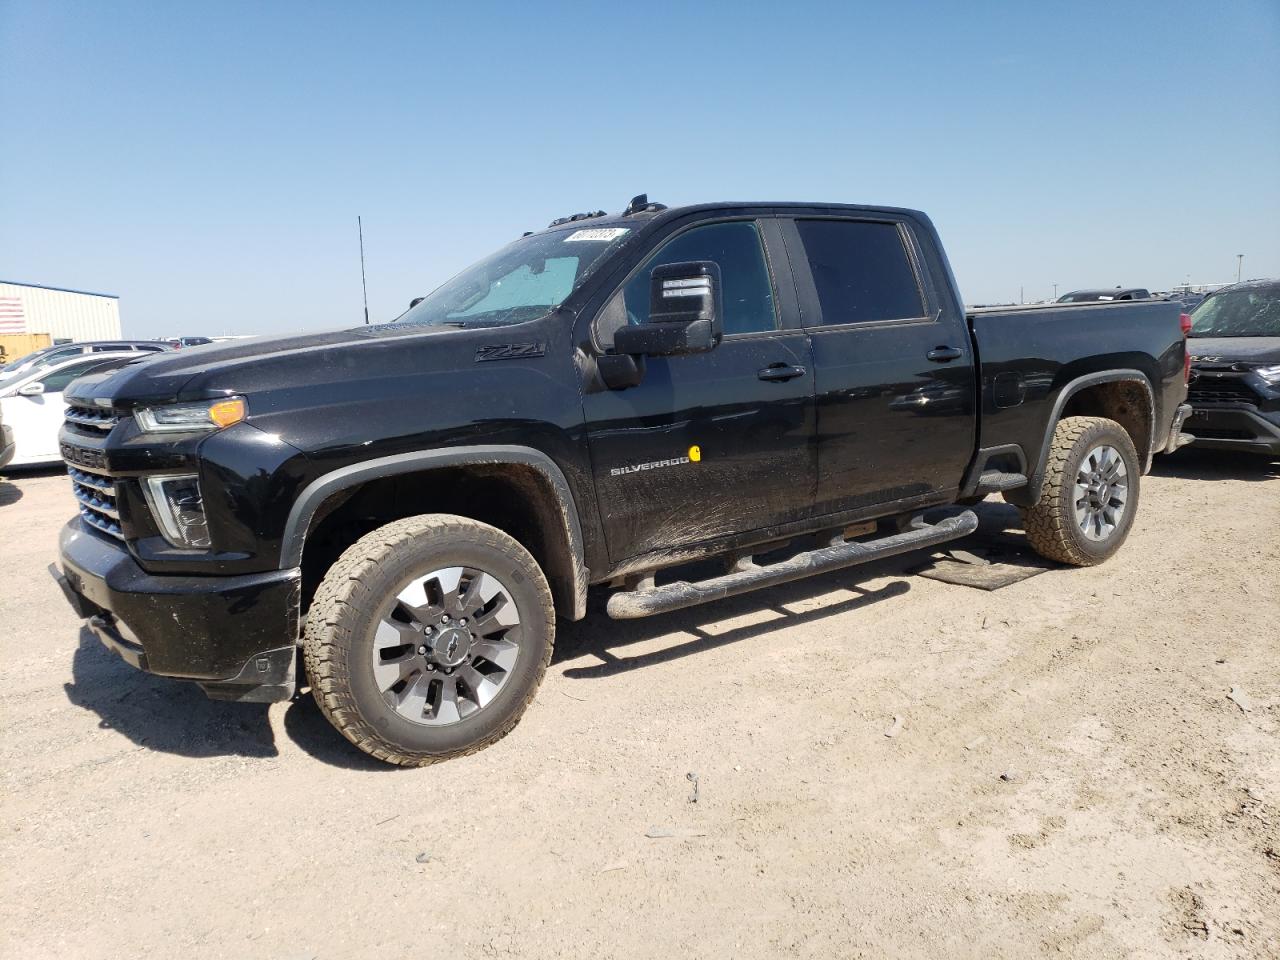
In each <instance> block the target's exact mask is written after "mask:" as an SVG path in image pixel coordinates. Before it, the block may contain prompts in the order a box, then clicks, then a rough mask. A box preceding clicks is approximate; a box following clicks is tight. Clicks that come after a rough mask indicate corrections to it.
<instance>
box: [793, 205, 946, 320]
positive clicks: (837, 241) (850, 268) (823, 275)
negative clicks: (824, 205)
mask: <svg viewBox="0 0 1280 960" xmlns="http://www.w3.org/2000/svg"><path fill="white" fill-rule="evenodd" d="M794 223H795V228H796V232H797V233H798V234H799V237H800V241H801V243H802V245H803V248H804V258H805V260H806V261H807V263H808V266H809V271H810V274H811V275H812V277H813V285H814V288H815V289H814V292H815V294H816V297H817V301H818V307H819V309H820V310H821V313H822V317H821V324H820V325H821V326H823V327H831V326H843V325H847V324H859V323H884V322H887V321H895V320H920V319H923V318H925V317H926V315H927V311H926V309H925V299H924V293H923V290H922V288H921V284H920V277H919V274H918V271H917V269H916V267H915V264H914V262H913V257H912V254H911V250H910V245H909V241H908V238H907V234H906V232H905V228H904V226H903V225H902V224H900V223H895V222H889V221H878V220H837V219H817V218H814V219H802V218H797V219H796V220H795V221H794ZM818 325H819V324H817V323H814V322H811V321H810V319H809V318H806V321H805V326H818Z"/></svg>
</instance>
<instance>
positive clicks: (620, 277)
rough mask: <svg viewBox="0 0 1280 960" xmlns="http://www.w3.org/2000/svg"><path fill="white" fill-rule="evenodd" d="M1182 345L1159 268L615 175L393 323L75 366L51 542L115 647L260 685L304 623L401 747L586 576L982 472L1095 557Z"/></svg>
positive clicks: (1119, 510) (697, 555)
mask: <svg viewBox="0 0 1280 960" xmlns="http://www.w3.org/2000/svg"><path fill="white" fill-rule="evenodd" d="M1186 371H1187V367H1186V344H1185V318H1184V322H1182V323H1180V312H1179V306H1178V304H1176V303H1170V302H1165V301H1149V302H1132V303H1130V302H1125V303H1114V304H1087V305H1078V306H1077V305H1058V304H1050V305H1047V306H1043V307H1027V308H1012V307H1011V308H997V309H986V310H978V311H973V312H971V313H966V311H965V309H964V306H963V304H962V302H961V300H960V296H959V294H958V293H957V289H956V284H955V281H954V279H953V277H952V275H951V270H950V268H949V266H948V264H947V260H946V257H945V255H944V254H943V251H942V247H941V245H940V243H939V241H938V237H937V234H936V232H935V230H934V228H933V225H932V224H931V223H930V222H929V220H928V218H927V217H925V216H924V215H923V214H920V213H917V212H914V211H910V210H902V209H894V208H886V207H867V206H848V205H836V204H779V203H774V204H756V203H716V204H705V205H700V206H690V207H683V208H679V209H668V208H665V207H663V206H662V205H660V204H654V203H649V202H648V201H647V199H646V198H645V197H643V196H641V197H637V198H635V199H634V200H633V201H632V202H631V203H630V205H629V206H628V207H627V209H626V211H625V212H624V213H623V214H621V215H617V216H608V215H605V214H604V213H592V214H577V215H575V216H573V217H568V218H565V219H563V220H557V221H555V222H554V223H552V224H551V226H550V227H549V228H548V229H545V230H542V231H540V232H537V233H530V234H526V235H525V236H523V237H522V238H520V239H518V240H516V241H514V242H513V243H510V244H509V245H507V246H506V247H503V248H502V249H501V250H499V251H498V252H497V253H495V254H493V255H492V256H490V257H489V258H488V259H485V260H482V261H480V262H479V263H477V264H476V265H474V266H472V267H470V268H469V269H467V270H464V271H463V272H462V273H460V274H459V275H458V276H456V277H454V278H453V279H452V280H450V281H449V282H447V283H445V284H444V285H443V286H441V287H440V288H439V289H437V290H436V291H435V292H434V293H431V294H430V295H429V296H426V297H425V298H421V299H419V300H418V301H417V302H415V304H414V305H413V306H412V307H411V308H410V309H409V310H408V311H407V312H406V313H405V314H404V315H403V316H401V317H400V318H399V319H398V320H396V321H395V322H393V323H387V324H381V325H374V326H366V327H358V328H356V329H353V330H345V331H341V332H336V333H323V334H316V335H310V336H298V337H289V338H276V339H261V340H252V341H238V342H235V343H232V344H229V345H226V346H220V345H218V346H206V347H203V348H201V349H200V350H195V351H191V352H187V351H182V352H180V353H173V354H164V355H161V356H158V357H156V358H154V359H150V360H145V361H141V362H138V363H136V364H132V365H130V366H128V367H125V368H123V369H121V370H118V371H115V372H113V373H109V374H104V375H102V376H91V377H86V378H84V379H82V380H80V381H77V382H76V383H75V384H73V385H72V386H71V387H70V388H69V390H68V393H67V398H68V402H69V404H70V406H69V408H68V412H67V416H66V424H65V426H64V428H63V430H62V435H61V451H62V454H63V456H64V458H65V459H66V462H67V467H68V470H69V471H70V474H71V482H72V486H73V488H74V491H75V495H76V497H77V499H78V500H79V505H80V513H79V516H77V517H75V518H74V519H72V520H71V521H70V522H69V523H68V524H67V526H66V527H65V529H64V530H63V532H62V535H61V569H60V570H59V569H58V568H57V567H54V568H53V570H54V574H55V576H57V578H58V579H59V580H60V582H61V583H62V586H63V588H64V591H65V593H66V595H67V597H68V599H69V600H70V601H71V603H72V605H73V606H74V607H75V608H76V610H77V611H78V612H79V613H80V615H81V616H82V617H84V618H86V619H88V621H89V624H90V627H91V628H92V630H93V631H94V632H95V633H96V634H97V636H98V637H99V638H100V639H101V641H102V642H103V643H104V644H106V645H107V646H108V647H109V648H110V649H112V650H114V651H116V652H117V653H119V654H120V656H122V657H123V658H124V659H125V660H127V661H128V662H130V663H132V664H134V665H135V666H137V667H139V668H140V669H142V670H147V671H150V672H153V673H156V674H161V675H164V676H169V677H181V678H187V679H191V680H195V681H197V682H198V683H199V684H200V685H201V686H202V687H203V688H204V689H205V691H206V692H207V693H208V694H209V695H210V696H213V697H220V698H229V699H239V700H279V699H286V698H289V697H291V696H293V695H294V693H295V691H296V689H297V688H298V686H299V682H298V670H297V666H296V665H297V663H298V660H299V653H298V651H299V648H301V660H302V662H303V664H304V665H305V673H306V682H309V684H310V687H311V689H312V692H313V694H314V696H315V698H316V700H317V701H318V703H319V704H320V707H321V709H322V710H323V711H324V713H325V715H326V716H327V717H328V718H329V719H330V720H331V721H332V722H333V724H334V725H335V726H336V727H337V728H338V729H339V730H341V731H342V733H343V734H345V735H346V736H347V737H348V738H349V739H350V740H351V741H352V742H354V743H355V744H356V745H357V746H359V747H360V748H361V749H363V750H365V751H367V752H369V753H371V754H373V755H375V756H377V757H380V758H382V759H384V760H387V761H390V762H393V763H399V764H406V765H411V764H422V763H428V762H431V761H434V760H438V759H441V758H444V757H448V756H451V755H455V754H458V753H463V752H468V751H471V750H474V749H477V748H479V747H480V746H483V745H485V744H487V743H489V742H491V741H493V740H495V739H497V738H498V737H500V736H502V735H503V734H504V733H506V732H507V731H509V730H510V729H511V728H512V727H513V726H514V725H515V723H516V722H517V720H518V719H519V717H520V715H521V713H522V712H523V711H524V709H525V707H526V706H527V704H528V702H529V701H530V699H531V698H532V697H533V695H534V692H535V690H536V688H537V686H538V683H539V681H540V680H541V678H542V675H543V673H544V671H545V669H546V666H547V664H548V663H549V661H550V658H551V651H552V643H553V638H554V634H555V624H556V619H557V617H564V618H568V619H571V620H576V619H580V618H582V617H583V616H585V614H586V609H587V590H588V587H590V586H591V585H594V584H600V585H604V584H607V585H609V586H610V587H612V588H613V591H614V592H613V593H612V594H611V595H610V596H609V598H608V601H607V610H608V613H609V614H610V615H611V616H613V617H619V618H628V617H640V616H646V615H649V614H656V613H661V612H663V611H669V610H674V609H677V608H680V607H685V606H689V605H691V604H696V603H701V602H704V601H708V600H714V599H717V598H720V597H725V596H729V595H733V594H737V593H742V592H744V591H748V590H752V589H757V588H760V587H765V586H768V585H771V584H776V583H781V582H784V581H787V580H794V579H797V578H800V577H803V576H806V575H809V574H812V573H817V572H820V571H825V570H830V569H834V568H838V567H842V566H848V565H850V564H854V563H858V562H861V561H865V560H869V559H873V558H878V557H883V556H887V555H891V554H896V553H901V552H904V551H908V550H912V549H916V548H919V547H926V546H929V545H931V544H937V543H940V542H943V541H946V540H950V539H953V538H955V537H959V536H962V535H964V534H967V533H969V532H971V531H972V530H973V529H974V528H975V526H976V522H977V521H976V518H975V516H974V514H973V512H972V511H968V510H965V511H962V512H959V513H958V514H956V515H952V516H950V517H948V518H946V519H943V520H940V521H938V522H936V523H928V522H926V521H925V520H924V518H923V516H922V513H923V511H925V510H926V509H927V508H931V507H937V506H940V505H948V504H954V503H957V502H967V501H971V500H974V499H975V498H981V497H982V496H983V495H986V494H989V493H993V492H1000V493H1001V494H1003V496H1004V498H1005V499H1006V500H1007V501H1009V502H1011V503H1014V504H1016V505H1018V506H1019V507H1020V508H1021V509H1022V511H1023V514H1024V517H1025V526H1026V530H1027V535H1028V537H1029V539H1030V542H1031V543H1032V545H1033V546H1034V547H1035V548H1036V549H1037V550H1039V551H1040V552H1041V553H1043V554H1045V555H1046V556H1048V557H1052V558H1054V559H1056V560H1059V561H1063V562H1065V563H1069V564H1093V563H1098V562H1100V561H1102V560H1104V559H1106V558H1107V557H1108V556H1110V555H1111V554H1112V553H1114V552H1115V551H1116V549H1117V548H1118V547H1119V546H1120V544H1121V543H1122V542H1123V541H1124V539H1125V537H1126V535H1127V534H1128V532H1129V529H1130V527H1131V525H1132V523H1133V520H1134V514H1135V512H1136V510H1137V507H1138V492H1139V478H1140V476H1141V475H1142V474H1143V473H1144V472H1146V470H1147V469H1148V467H1149V466H1150V463H1151V458H1152V456H1153V455H1154V454H1156V453H1158V452H1160V451H1162V450H1165V449H1171V448H1172V447H1173V446H1175V445H1176V444H1177V442H1178V440H1179V437H1180V430H1179V428H1180V425H1181V422H1182V419H1183V417H1185V416H1186V414H1187V413H1188V411H1189V408H1188V407H1187V406H1186V405H1185V404H1184V403H1183V401H1184V399H1185V397H1186V390H1187V387H1186ZM786 544H790V546H789V548H786V550H789V553H788V552H786V550H784V545H786ZM766 555H768V559H769V560H770V561H771V562H764V560H765V558H766ZM778 556H781V557H782V559H776V558H777V557H778ZM709 558H712V559H714V558H720V559H721V560H722V561H723V567H722V568H720V569H721V571H722V572H717V571H716V570H714V569H713V570H711V572H710V573H709V574H706V575H703V576H701V577H700V578H693V579H692V580H690V579H687V578H689V577H691V575H690V574H688V573H682V571H681V570H680V569H679V568H680V567H681V566H682V565H688V564H689V563H690V562H692V561H706V560H708V559H709ZM707 567H708V564H707V563H705V562H704V563H700V564H698V565H697V567H696V568H702V569H706V568H707ZM696 568H695V569H696Z"/></svg>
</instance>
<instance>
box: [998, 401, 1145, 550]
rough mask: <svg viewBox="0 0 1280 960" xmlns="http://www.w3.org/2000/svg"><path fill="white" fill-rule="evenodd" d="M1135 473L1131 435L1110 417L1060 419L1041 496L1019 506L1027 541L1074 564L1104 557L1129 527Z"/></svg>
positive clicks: (1133, 510)
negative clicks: (1029, 503) (1021, 506)
mask: <svg viewBox="0 0 1280 960" xmlns="http://www.w3.org/2000/svg"><path fill="white" fill-rule="evenodd" d="M1140 473H1141V469H1140V466H1139V463H1138V453H1137V451H1136V450H1135V449H1134V447H1133V440H1132V439H1130V437H1129V434H1128V433H1127V432H1126V431H1125V429H1124V427H1122V426H1120V424H1118V423H1116V422H1115V421H1114V420H1107V419H1104V418H1102V417H1066V418H1064V419H1062V420H1060V421H1059V422H1058V425H1057V426H1056V427H1055V428H1054V431H1053V442H1052V443H1051V444H1050V447H1049V462H1048V465H1047V468H1046V471H1045V478H1044V486H1042V487H1041V489H1040V499H1039V500H1038V501H1037V502H1036V504H1035V506H1032V507H1027V508H1022V511H1021V512H1022V520H1023V526H1024V527H1025V528H1026V531H1027V539H1028V540H1029V541H1030V542H1031V546H1032V547H1034V548H1035V550H1036V552H1037V553H1039V554H1040V555H1041V556H1044V557H1048V558H1049V559H1050V560H1058V561H1060V562H1062V563H1070V564H1073V565H1074V566H1078V567H1088V566H1093V565H1094V564H1097V563H1101V562H1102V561H1103V560H1106V559H1107V558H1108V557H1110V556H1111V555H1112V554H1113V553H1115V552H1116V551H1117V550H1119V549H1120V545H1121V544H1122V543H1124V541H1125V538H1126V537H1128V536H1129V528H1130V527H1132V526H1133V517H1134V514H1135V513H1136V512H1137V509H1138V484H1139V474H1140Z"/></svg>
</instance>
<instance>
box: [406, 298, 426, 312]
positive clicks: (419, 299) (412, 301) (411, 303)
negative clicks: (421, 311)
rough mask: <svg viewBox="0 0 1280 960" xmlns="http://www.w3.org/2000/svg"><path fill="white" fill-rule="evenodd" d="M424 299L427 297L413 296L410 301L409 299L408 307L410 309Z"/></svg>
mask: <svg viewBox="0 0 1280 960" xmlns="http://www.w3.org/2000/svg"><path fill="white" fill-rule="evenodd" d="M425 299H427V298H426V297H414V298H413V299H412V300H410V301H409V309H410V310H412V309H413V308H414V307H416V306H417V305H418V304H420V303H421V302H422V301H423V300H425Z"/></svg>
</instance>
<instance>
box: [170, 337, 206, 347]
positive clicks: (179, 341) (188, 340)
mask: <svg viewBox="0 0 1280 960" xmlns="http://www.w3.org/2000/svg"><path fill="white" fill-rule="evenodd" d="M167 342H168V344H169V346H171V347H173V349H175V350H181V349H182V348H183V347H202V346H204V345H205V344H206V343H213V340H212V339H211V338H209V337H173V338H172V339H170V340H169V341H167Z"/></svg>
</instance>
